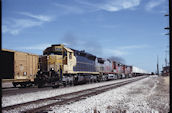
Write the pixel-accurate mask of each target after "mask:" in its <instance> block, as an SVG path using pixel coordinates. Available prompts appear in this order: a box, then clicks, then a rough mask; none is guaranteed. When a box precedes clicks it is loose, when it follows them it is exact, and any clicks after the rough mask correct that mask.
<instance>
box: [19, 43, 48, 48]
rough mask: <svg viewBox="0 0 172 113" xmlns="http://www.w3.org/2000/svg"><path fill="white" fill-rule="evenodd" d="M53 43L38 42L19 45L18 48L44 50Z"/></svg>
mask: <svg viewBox="0 0 172 113" xmlns="http://www.w3.org/2000/svg"><path fill="white" fill-rule="evenodd" d="M50 46H51V44H48V43H44V44H37V45H32V46H24V47H17V48H16V49H18V50H44V49H46V48H47V47H50Z"/></svg>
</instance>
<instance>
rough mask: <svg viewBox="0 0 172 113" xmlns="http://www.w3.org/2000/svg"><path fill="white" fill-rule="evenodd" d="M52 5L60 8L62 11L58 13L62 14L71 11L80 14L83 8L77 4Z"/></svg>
mask: <svg viewBox="0 0 172 113" xmlns="http://www.w3.org/2000/svg"><path fill="white" fill-rule="evenodd" d="M54 5H55V6H56V7H57V8H59V9H61V10H62V11H61V12H59V13H63V14H71V13H76V14H81V13H83V12H84V11H85V10H84V9H83V8H81V7H79V6H76V5H67V4H59V3H54Z"/></svg>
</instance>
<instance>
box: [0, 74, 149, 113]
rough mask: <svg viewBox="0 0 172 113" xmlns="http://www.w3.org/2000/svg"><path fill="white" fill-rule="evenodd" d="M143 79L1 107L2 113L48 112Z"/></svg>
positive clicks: (137, 78)
mask: <svg viewBox="0 0 172 113" xmlns="http://www.w3.org/2000/svg"><path fill="white" fill-rule="evenodd" d="M143 78H146V76H143V77H136V78H134V79H132V80H126V81H122V82H117V83H113V84H109V85H104V86H99V87H95V88H90V89H86V90H81V91H77V92H72V93H67V94H62V95H58V96H54V97H49V98H44V99H39V100H35V101H30V102H26V103H21V104H16V105H11V106H7V107H3V108H2V111H3V112H14V111H15V112H19V113H42V112H44V113H45V112H46V111H47V110H50V107H51V106H55V105H64V104H70V103H72V102H76V101H79V100H82V99H85V98H87V97H90V96H94V95H97V94H100V93H103V92H106V91H109V90H111V89H114V88H117V87H120V86H123V85H126V84H129V83H132V82H135V81H138V80H141V79H143Z"/></svg>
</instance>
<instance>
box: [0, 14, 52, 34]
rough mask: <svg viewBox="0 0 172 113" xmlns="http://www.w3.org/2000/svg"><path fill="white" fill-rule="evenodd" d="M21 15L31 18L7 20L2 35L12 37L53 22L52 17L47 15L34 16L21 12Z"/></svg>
mask: <svg viewBox="0 0 172 113" xmlns="http://www.w3.org/2000/svg"><path fill="white" fill-rule="evenodd" d="M19 14H22V15H25V16H27V17H31V18H18V19H16V18H11V19H8V20H6V21H5V22H4V23H3V25H2V33H9V34H12V35H17V34H19V33H20V32H21V31H22V30H24V29H26V28H31V27H36V26H41V25H42V24H44V23H45V22H50V21H52V17H50V16H45V15H33V14H31V13H27V12H22V13H21V12H20V13H19Z"/></svg>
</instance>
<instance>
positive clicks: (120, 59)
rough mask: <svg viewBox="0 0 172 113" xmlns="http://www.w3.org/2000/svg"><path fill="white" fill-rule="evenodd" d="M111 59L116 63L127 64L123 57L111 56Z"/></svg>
mask: <svg viewBox="0 0 172 113" xmlns="http://www.w3.org/2000/svg"><path fill="white" fill-rule="evenodd" d="M109 59H110V60H112V61H116V62H119V63H122V64H124V63H125V60H124V59H123V58H122V57H118V56H111V57H109Z"/></svg>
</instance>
